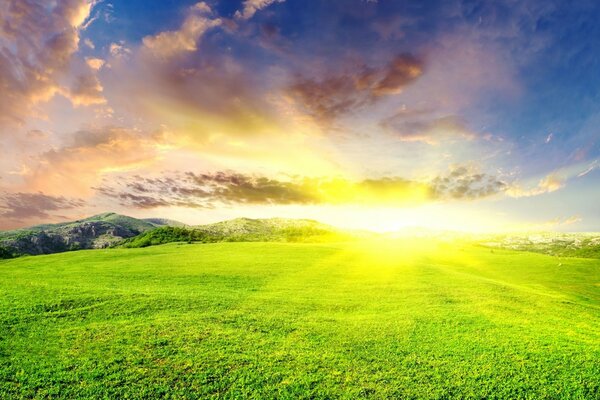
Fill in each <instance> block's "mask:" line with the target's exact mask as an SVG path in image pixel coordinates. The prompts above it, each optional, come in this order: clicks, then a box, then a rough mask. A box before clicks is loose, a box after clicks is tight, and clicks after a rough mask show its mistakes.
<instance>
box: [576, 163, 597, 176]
mask: <svg viewBox="0 0 600 400" xmlns="http://www.w3.org/2000/svg"><path fill="white" fill-rule="evenodd" d="M598 168H600V164H599V163H598V160H594V161H592V163H591V164H590V165H589V166H588V167H587V168H586V169H585V170H583V171H581V172H580V173H579V174H577V177H578V178H582V177H584V176H586V175H587V174H589V173H590V172H592V171H594V170H596V169H598Z"/></svg>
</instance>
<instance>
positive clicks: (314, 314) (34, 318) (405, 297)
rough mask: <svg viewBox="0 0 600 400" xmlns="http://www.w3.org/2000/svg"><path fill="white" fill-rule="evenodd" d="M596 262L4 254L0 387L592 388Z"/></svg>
mask: <svg viewBox="0 0 600 400" xmlns="http://www.w3.org/2000/svg"><path fill="white" fill-rule="evenodd" d="M599 283H600V265H599V263H598V261H597V260H583V259H575V258H573V259H561V260H560V262H559V261H558V260H557V259H556V258H553V257H549V256H545V255H539V254H529V253H518V252H510V251H503V250H494V251H493V252H492V250H490V249H485V248H481V247H474V246H471V245H469V244H468V243H461V242H450V241H446V242H443V241H431V240H418V239H410V240H392V239H390V240H377V241H364V242H361V241H357V242H352V243H340V244H285V243H219V244H205V245H204V244H203V245H183V244H171V245H164V246H155V247H149V248H144V249H116V250H98V251H80V252H73V253H65V254H56V255H51V256H39V257H25V258H19V259H14V260H9V261H2V262H0V290H1V291H2V293H3V296H1V297H0V306H1V308H0V310H1V314H0V382H2V383H0V397H2V398H10V397H26V398H30V397H36V396H37V397H40V398H42V397H49V396H57V397H59V396H60V397H70V398H74V397H83V398H86V397H87V398H90V397H108V398H124V397H127V396H129V397H133V398H156V397H161V396H166V397H175V398H197V397H210V396H212V397H225V398H240V397H255V398H273V397H282V398H332V397H345V398H359V397H374V398H386V397H387V398H389V397H392V398H484V397H485V398H531V399H540V398H580V399H584V398H597V397H598V395H599V394H600V392H599V390H600V389H599V388H600V383H599V381H598V376H600V362H599V361H598V360H599V359H600V328H599V327H600V286H599Z"/></svg>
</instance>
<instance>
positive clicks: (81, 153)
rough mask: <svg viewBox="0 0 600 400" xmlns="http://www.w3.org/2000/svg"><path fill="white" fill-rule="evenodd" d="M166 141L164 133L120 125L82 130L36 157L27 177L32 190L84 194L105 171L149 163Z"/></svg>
mask: <svg viewBox="0 0 600 400" xmlns="http://www.w3.org/2000/svg"><path fill="white" fill-rule="evenodd" d="M164 143H165V138H164V134H163V133H161V132H156V133H145V132H141V131H136V130H133V129H126V128H120V127H106V128H101V129H88V130H80V131H77V132H75V133H73V134H71V135H69V137H68V139H67V140H66V141H65V143H64V144H63V145H62V146H60V147H56V148H51V149H49V150H46V151H44V152H43V153H41V154H39V155H38V156H36V157H32V158H31V161H30V162H29V163H28V166H29V168H28V171H27V174H26V175H25V176H24V177H23V178H24V180H25V182H26V184H27V187H28V188H29V189H30V190H40V191H43V192H44V193H49V194H59V193H60V194H71V195H78V196H79V195H84V194H88V193H90V192H91V189H90V186H92V185H93V184H94V183H96V182H98V181H99V180H100V179H101V178H102V176H103V175H104V174H107V173H111V172H116V171H128V170H131V169H135V168H139V167H141V166H145V165H148V164H150V163H152V162H154V161H156V159H157V158H158V157H159V154H160V147H161V146H162V145H163V144H164Z"/></svg>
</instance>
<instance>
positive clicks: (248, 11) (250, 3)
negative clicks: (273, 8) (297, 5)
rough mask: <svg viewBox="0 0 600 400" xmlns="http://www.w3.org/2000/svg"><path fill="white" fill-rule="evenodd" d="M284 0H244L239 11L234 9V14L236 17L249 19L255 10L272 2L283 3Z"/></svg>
mask: <svg viewBox="0 0 600 400" xmlns="http://www.w3.org/2000/svg"><path fill="white" fill-rule="evenodd" d="M284 1H285V0H244V3H243V8H242V10H241V11H239V10H238V11H236V12H235V14H234V16H235V18H237V19H250V18H252V17H253V16H254V14H256V12H257V11H259V10H262V9H263V8H265V7H268V6H270V5H271V4H273V3H283V2H284Z"/></svg>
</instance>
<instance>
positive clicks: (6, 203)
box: [0, 192, 85, 221]
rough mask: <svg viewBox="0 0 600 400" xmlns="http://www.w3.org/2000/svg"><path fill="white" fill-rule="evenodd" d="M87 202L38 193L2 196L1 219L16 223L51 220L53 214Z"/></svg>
mask: <svg viewBox="0 0 600 400" xmlns="http://www.w3.org/2000/svg"><path fill="white" fill-rule="evenodd" d="M84 204H85V202H84V201H83V200H81V199H77V198H67V197H64V196H48V195H46V194H43V193H41V192H38V193H2V194H0V218H1V219H10V220H16V221H22V220H28V219H31V218H49V217H50V216H51V214H50V213H51V212H54V211H62V210H68V209H74V208H78V207H82V206H83V205H84Z"/></svg>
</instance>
